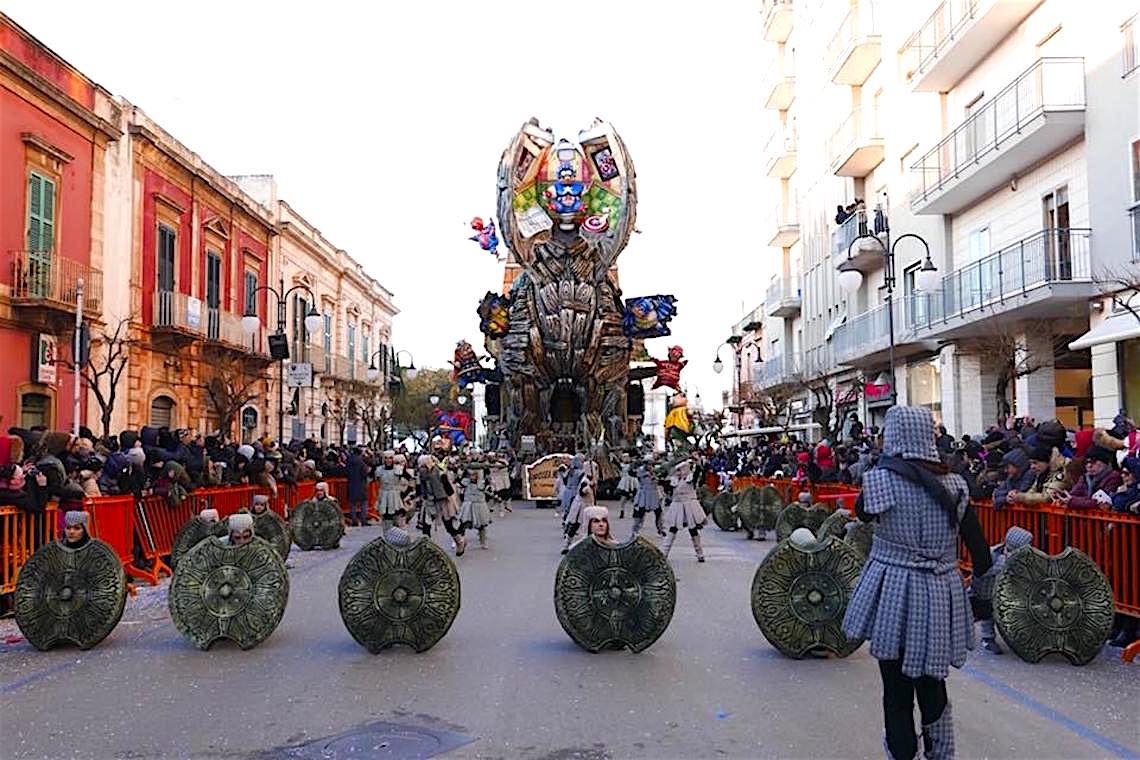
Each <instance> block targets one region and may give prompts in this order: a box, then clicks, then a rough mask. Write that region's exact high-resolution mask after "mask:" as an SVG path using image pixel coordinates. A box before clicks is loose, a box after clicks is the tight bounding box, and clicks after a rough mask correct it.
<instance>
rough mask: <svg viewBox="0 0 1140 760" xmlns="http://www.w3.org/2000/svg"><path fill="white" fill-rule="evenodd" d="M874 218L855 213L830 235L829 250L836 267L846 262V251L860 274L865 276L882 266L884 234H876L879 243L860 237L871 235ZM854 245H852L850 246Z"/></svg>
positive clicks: (884, 243) (865, 213)
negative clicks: (833, 257)
mask: <svg viewBox="0 0 1140 760" xmlns="http://www.w3.org/2000/svg"><path fill="white" fill-rule="evenodd" d="M874 219H875V217H874V215H873V214H868V213H867V212H866V211H865V210H859V211H856V212H855V213H854V214H852V215H851V216H849V217H848V218H847V221H845V222H843V224H841V225H839V227H837V228H836V230H835V232H833V233H831V246H832V248H831V250H832V252H833V254H834V255H835V258H836V261H837V267H838V266H841V265H843V264H845V263H846V262H847V254H848V251H850V253H851V263H852V264H853V265H854V266H855V268H856V269H858V270H859V271H860V272H862V273H864V274H867V273H868V272H873V271H875V270H876V269H878V268H879V267H881V266H883V264H884V256H883V246H884V245H886V239H885V238H886V233H885V232H883V233H878V234H876V237H877V238H878V240H879V243H882V245H880V244H879V243H876V242H875V241H874V240H872V239H871V238H867V237H862V238H861V237H860V235H866V234H868V233H872V232H873V231H874V228H875V221H874ZM852 243H854V245H852Z"/></svg>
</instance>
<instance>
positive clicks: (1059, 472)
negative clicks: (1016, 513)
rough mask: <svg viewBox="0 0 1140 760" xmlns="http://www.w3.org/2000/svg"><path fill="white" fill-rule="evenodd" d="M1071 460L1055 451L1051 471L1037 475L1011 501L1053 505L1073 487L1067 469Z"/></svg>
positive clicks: (1050, 466)
mask: <svg viewBox="0 0 1140 760" xmlns="http://www.w3.org/2000/svg"><path fill="white" fill-rule="evenodd" d="M1068 466H1069V460H1068V459H1065V457H1063V456H1061V452H1059V451H1057V450H1056V449H1053V458H1052V459H1051V460H1049V469H1048V470H1047V471H1046V472H1043V473H1041V474H1040V475H1035V476H1034V478H1033V482H1032V483H1031V484H1030V485H1029V487H1028V488H1026V489H1025V490H1024V491H1019V492H1018V494H1017V497H1016V498H1012V499H1010V501H1011V502H1015V503H1017V504H1027V505H1030V506H1040V505H1042V504H1052V503H1053V502H1055V501H1056V500H1057V497H1058V496H1060V495H1061V493H1062V492H1064V491H1068V490H1069V488H1070V487H1071V486H1072V483H1071V482H1070V481H1069V476H1068V475H1067V474H1066V469H1067V468H1068Z"/></svg>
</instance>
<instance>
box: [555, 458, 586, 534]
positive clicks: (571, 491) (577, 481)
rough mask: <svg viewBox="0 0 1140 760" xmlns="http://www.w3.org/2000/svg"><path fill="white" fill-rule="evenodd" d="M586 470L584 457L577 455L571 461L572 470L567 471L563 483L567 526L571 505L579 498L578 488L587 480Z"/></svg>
mask: <svg viewBox="0 0 1140 760" xmlns="http://www.w3.org/2000/svg"><path fill="white" fill-rule="evenodd" d="M585 475H586V473H585V470H584V469H583V468H582V455H581V454H575V455H574V458H573V459H571V460H570V469H569V470H567V471H566V477H565V478H563V481H562V495H561V499H562V510H561V511H562V524H563V526H565V524H566V515H567V514H569V512H570V505H571V504H573V503H574V499H575V498H577V496H578V487H579V486H581V485H582V480H583V478H585Z"/></svg>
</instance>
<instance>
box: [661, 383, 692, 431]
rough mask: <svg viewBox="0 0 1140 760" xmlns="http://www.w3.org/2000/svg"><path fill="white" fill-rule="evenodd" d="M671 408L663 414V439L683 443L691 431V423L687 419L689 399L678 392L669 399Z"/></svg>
mask: <svg viewBox="0 0 1140 760" xmlns="http://www.w3.org/2000/svg"><path fill="white" fill-rule="evenodd" d="M669 406H671V407H672V408H671V409H670V410H669V413H668V414H667V415H665V439H666V440H672V441H673V442H674V443H683V442H684V441H685V439H686V438H688V437H689V434H690V433H692V432H693V423H692V420H690V419H689V400H688V399H687V398H685V394H683V393H678V394H677V395H675V396H673V398H671V399H670V400H669Z"/></svg>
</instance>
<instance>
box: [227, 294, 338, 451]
mask: <svg viewBox="0 0 1140 760" xmlns="http://www.w3.org/2000/svg"><path fill="white" fill-rule="evenodd" d="M263 290H264V291H265V292H267V293H272V294H273V296H274V297H275V298H276V299H277V334H278V335H284V334H285V306H286V304H287V303H288V302H289V296H290V295H291V294H292V293H294V292H295V291H298V290H301V291H304V292H305V293H308V294H309V298H310V299H312V300H311V302H310V303H309V311H308V313H306V314H305V335H306V337H307V336H309V335H312V334H314V333H316V332H317V330H319V329H321V322H322V318H321V315H320V313H319V312H318V311H317V307H316V302H317V297H316V296H315V295H313V291H311V290H309V288H308V286H307V285H294V286H293V287H291V288H289V289H288V290H285V278H281V281H280V285H279V287H277V288H274V287H273V286H271V285H261V286H258V287H257V288H254V290H253V291H252V292H251V293H250V294H249V302H248V303H246V305H245V314H244V315H243V316H242V318H241V329H242V331H243V332H245V334H246V335H253V334H254V333H256V332H257V328H258V327H260V326H261V319H260V318H259V317H258V316H257V294H258V293H259V292H261V291H263ZM286 358H287V357H286ZM279 367H280V373H279V376H278V383H277V443H278V445H279V446H284V445H285V358H282V359H281V362H280V364H279Z"/></svg>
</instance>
